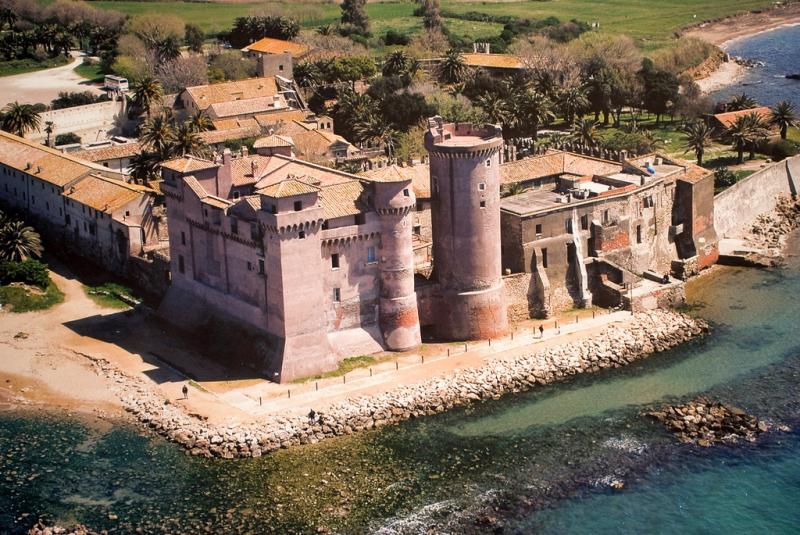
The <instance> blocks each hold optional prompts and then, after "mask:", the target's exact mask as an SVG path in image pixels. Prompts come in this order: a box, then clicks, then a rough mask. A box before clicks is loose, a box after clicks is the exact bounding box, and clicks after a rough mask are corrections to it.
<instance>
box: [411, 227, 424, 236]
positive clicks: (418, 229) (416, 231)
mask: <svg viewBox="0 0 800 535" xmlns="http://www.w3.org/2000/svg"><path fill="white" fill-rule="evenodd" d="M411 232H413V233H414V234H416V235H417V236H419V235H420V234H422V225H414V226H413V227H411Z"/></svg>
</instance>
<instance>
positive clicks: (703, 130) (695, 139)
mask: <svg viewBox="0 0 800 535" xmlns="http://www.w3.org/2000/svg"><path fill="white" fill-rule="evenodd" d="M683 139H684V142H685V143H686V151H687V152H688V151H690V150H691V151H693V152H694V155H695V157H696V158H697V165H703V154H704V153H705V150H706V148H708V147H709V146H710V145H711V128H709V126H708V124H706V123H705V122H704V121H697V122H694V123H690V124H688V125H687V126H686V129H685V130H684V138H683Z"/></svg>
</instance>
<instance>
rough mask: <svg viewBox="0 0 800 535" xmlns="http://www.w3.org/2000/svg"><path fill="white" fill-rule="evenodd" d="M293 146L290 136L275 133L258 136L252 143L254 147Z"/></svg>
mask: <svg viewBox="0 0 800 535" xmlns="http://www.w3.org/2000/svg"><path fill="white" fill-rule="evenodd" d="M293 146H294V143H293V142H292V138H290V137H288V136H279V135H277V134H273V135H271V136H267V137H262V138H258V139H257V140H256V142H255V143H253V148H254V149H269V148H275V147H293Z"/></svg>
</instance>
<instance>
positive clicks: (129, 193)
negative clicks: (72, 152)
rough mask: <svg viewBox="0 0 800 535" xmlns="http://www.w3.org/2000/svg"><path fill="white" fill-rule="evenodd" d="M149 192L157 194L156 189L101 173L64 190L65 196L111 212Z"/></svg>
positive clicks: (83, 179)
mask: <svg viewBox="0 0 800 535" xmlns="http://www.w3.org/2000/svg"><path fill="white" fill-rule="evenodd" d="M148 194H155V191H154V190H152V189H150V188H147V187H145V186H139V185H137V184H127V183H125V182H122V181H120V180H114V179H112V178H106V177H103V176H99V175H89V176H87V177H85V178H82V179H81V180H79V181H78V182H77V183H75V184H74V185H72V186H71V187H70V188H69V189H68V190H66V191H65V192H64V196H65V197H67V198H69V199H71V200H73V201H75V202H77V203H80V204H83V205H86V206H89V207H91V208H94V209H95V210H100V211H101V212H105V213H109V214H110V213H112V212H114V210H116V209H118V208H121V207H122V206H124V205H126V204H128V203H129V202H132V201H135V200H136V199H139V198H140V197H142V196H144V195H148Z"/></svg>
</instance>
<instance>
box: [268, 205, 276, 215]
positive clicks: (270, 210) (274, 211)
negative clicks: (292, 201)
mask: <svg viewBox="0 0 800 535" xmlns="http://www.w3.org/2000/svg"><path fill="white" fill-rule="evenodd" d="M269 213H271V214H277V213H278V207H277V206H276V205H274V204H270V205H269Z"/></svg>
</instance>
